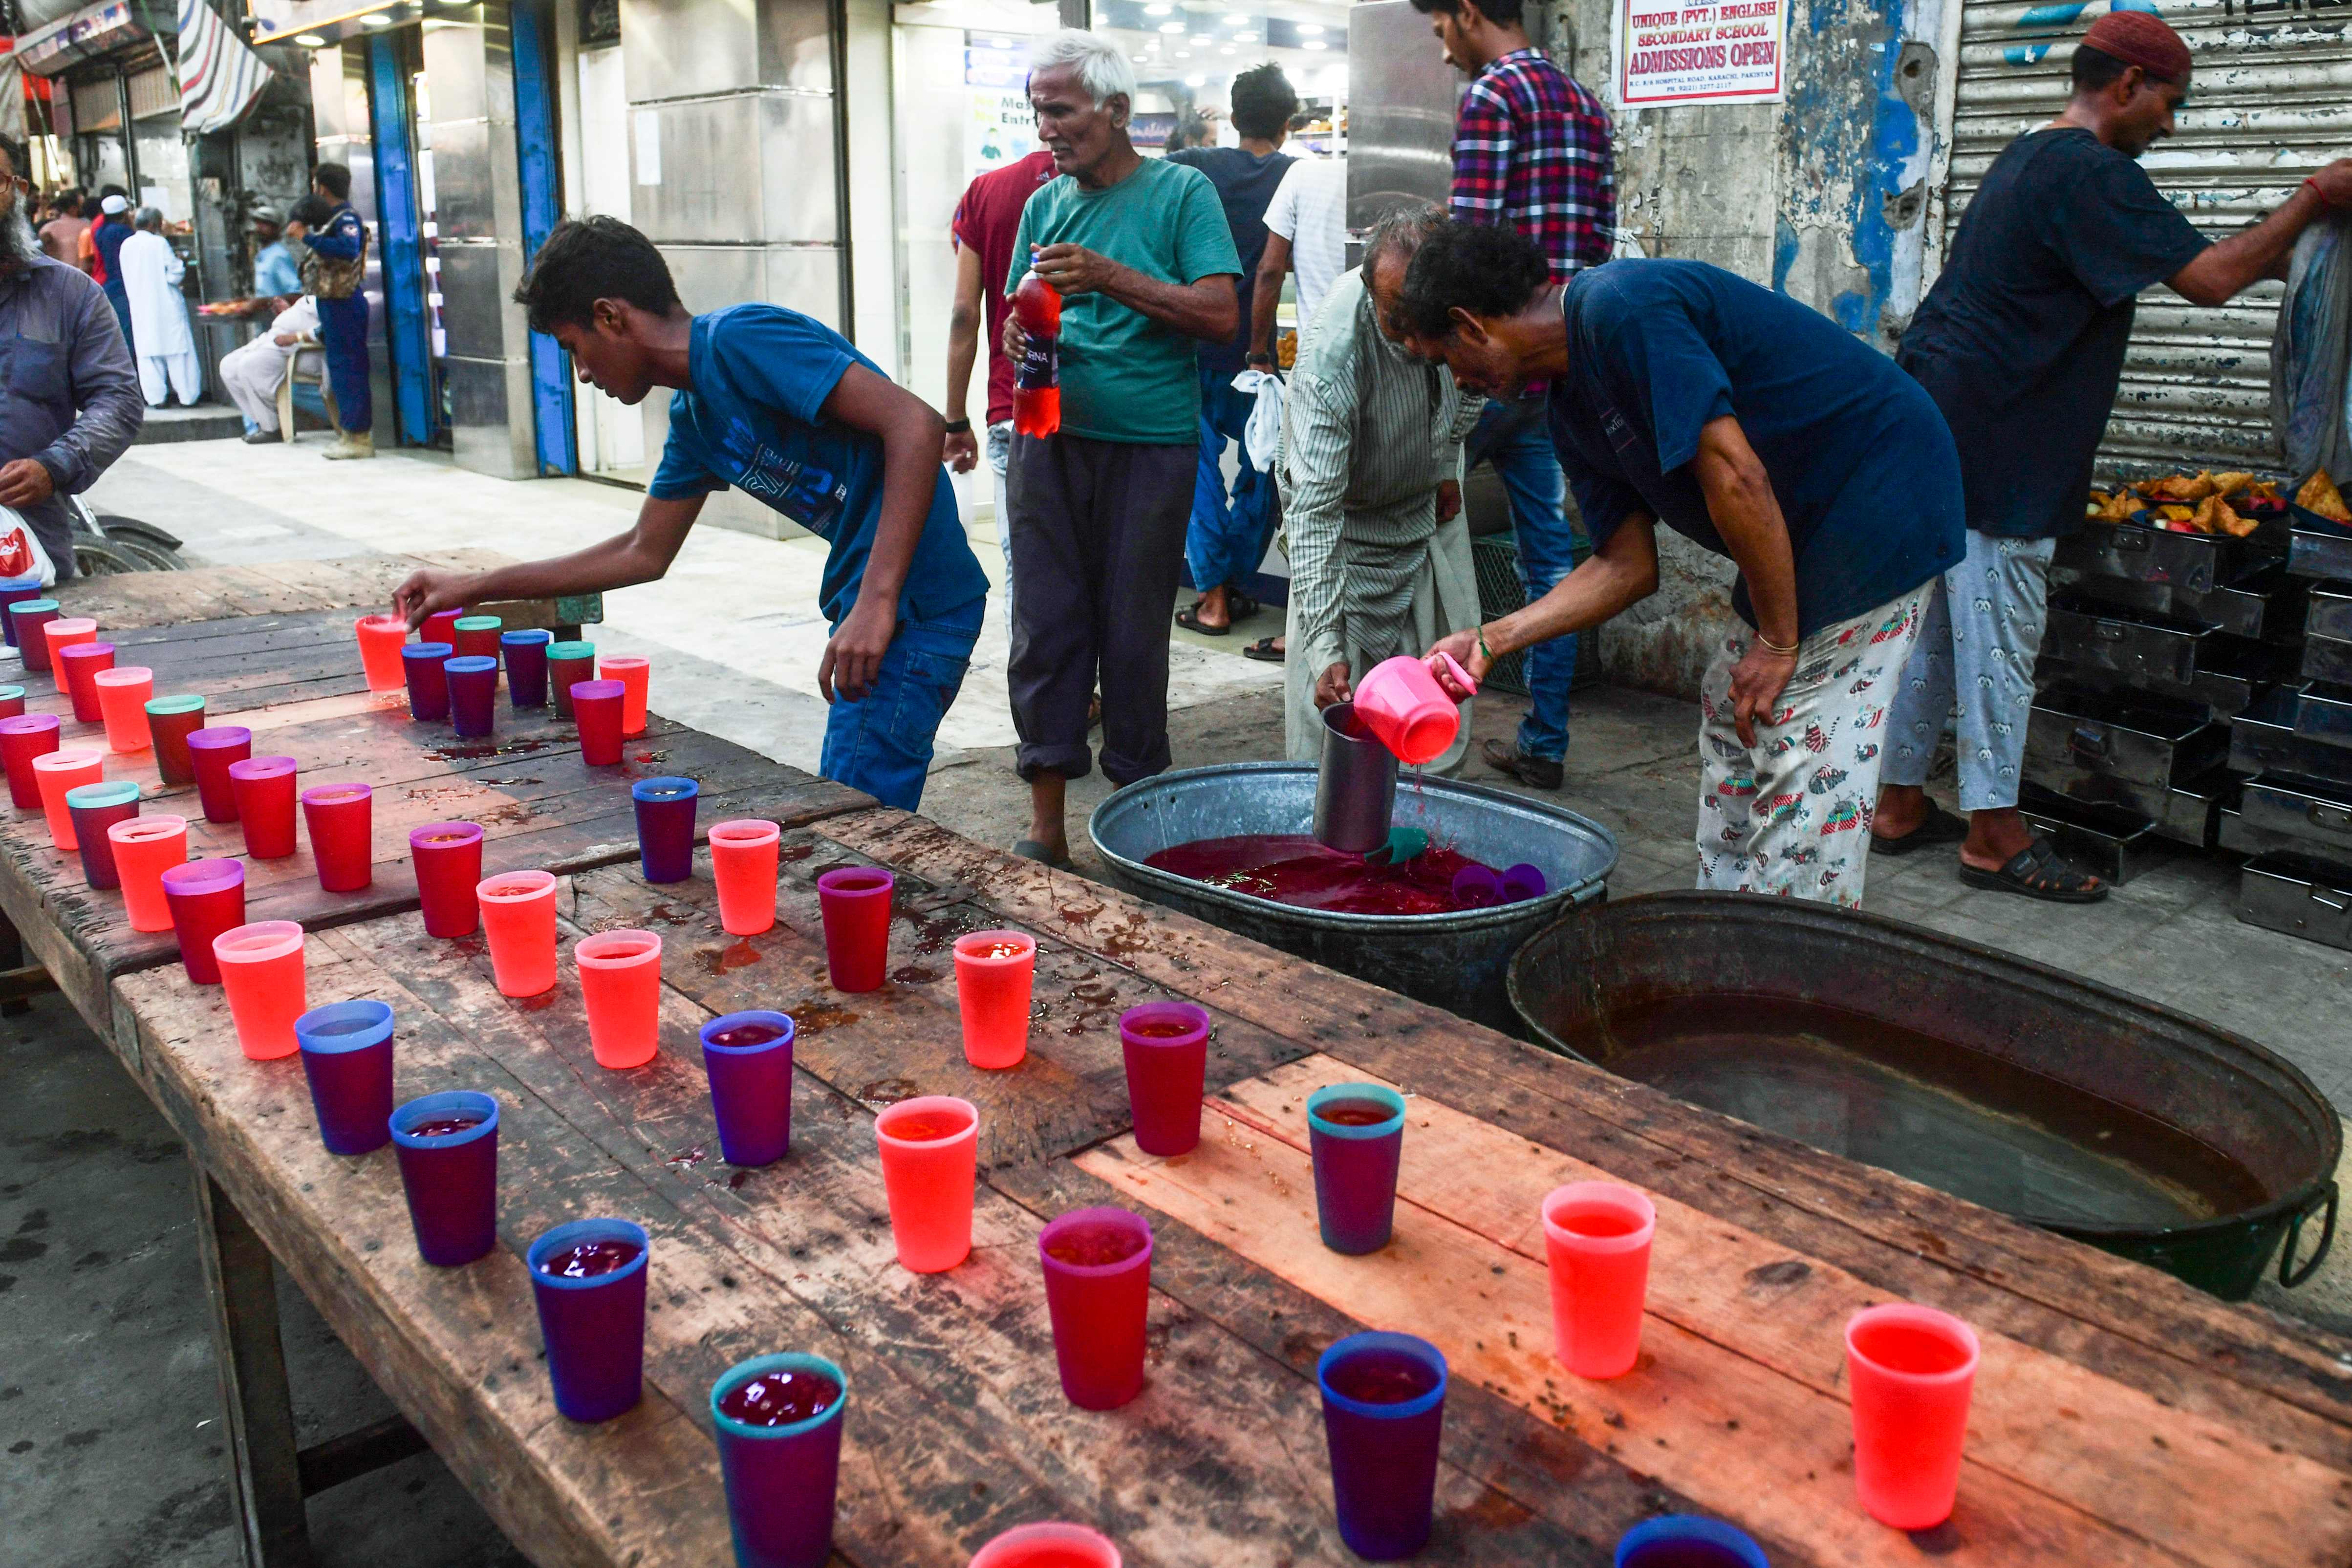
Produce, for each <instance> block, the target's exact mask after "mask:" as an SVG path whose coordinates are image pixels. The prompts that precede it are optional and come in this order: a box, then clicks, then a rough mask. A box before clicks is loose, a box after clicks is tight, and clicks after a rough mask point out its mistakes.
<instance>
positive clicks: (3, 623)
mask: <svg viewBox="0 0 2352 1568" xmlns="http://www.w3.org/2000/svg"><path fill="white" fill-rule="evenodd" d="M40 597H41V580H40V579H39V578H37V577H12V578H9V579H8V580H6V581H5V582H0V636H5V637H6V638H7V639H8V646H10V647H11V648H13V647H15V646H16V617H15V616H13V615H11V614H9V613H8V609H9V606H11V605H15V604H24V603H27V602H29V601H32V600H36V599H38V598H40Z"/></svg>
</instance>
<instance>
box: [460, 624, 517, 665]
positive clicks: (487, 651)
mask: <svg viewBox="0 0 2352 1568" xmlns="http://www.w3.org/2000/svg"><path fill="white" fill-rule="evenodd" d="M505 624H506V622H504V621H502V620H500V619H499V617H498V616H495V615H467V616H465V617H462V618H461V619H459V620H457V621H453V622H450V624H449V641H450V643H451V644H452V645H453V646H455V647H456V648H457V657H459V658H461V659H488V660H491V661H493V662H496V660H497V659H498V656H499V629H500V628H502V627H503V626H505Z"/></svg>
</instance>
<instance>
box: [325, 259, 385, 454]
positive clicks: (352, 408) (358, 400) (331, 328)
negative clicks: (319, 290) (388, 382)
mask: <svg viewBox="0 0 2352 1568" xmlns="http://www.w3.org/2000/svg"><path fill="white" fill-rule="evenodd" d="M367 329H368V305H367V296H366V295H364V294H354V295H352V297H351V298H348V299H321V300H320V301H319V341H320V344H321V345H322V346H323V347H324V348H325V350H326V351H327V354H326V358H327V384H328V385H329V386H330V387H331V388H333V389H334V393H335V414H336V417H337V419H338V420H339V421H340V423H341V425H342V427H343V428H344V429H345V430H348V431H350V432H351V433H352V434H354V435H356V434H360V433H361V432H362V431H366V430H373V428H374V427H375V405H374V402H373V396H374V394H373V392H372V391H371V390H370V389H369V386H368V345H367Z"/></svg>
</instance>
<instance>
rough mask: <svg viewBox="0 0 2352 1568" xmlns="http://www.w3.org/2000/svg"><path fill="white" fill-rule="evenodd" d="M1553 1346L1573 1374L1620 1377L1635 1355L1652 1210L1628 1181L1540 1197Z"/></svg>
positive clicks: (1579, 1184) (1653, 1226)
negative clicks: (1549, 1289)
mask: <svg viewBox="0 0 2352 1568" xmlns="http://www.w3.org/2000/svg"><path fill="white" fill-rule="evenodd" d="M1543 1228H1544V1252H1545V1255H1546V1256H1547V1257H1548V1258H1549V1260H1550V1262H1551V1335H1552V1350H1553V1353H1554V1354H1557V1355H1558V1356H1559V1364H1561V1365H1562V1366H1565V1367H1567V1368H1568V1369H1569V1371H1570V1372H1572V1373H1574V1374H1576V1375H1577V1376H1579V1377H1589V1378H1594V1379H1600V1378H1606V1377H1622V1376H1624V1375H1625V1374H1627V1373H1629V1372H1631V1371H1633V1363H1634V1362H1635V1361H1636V1360H1637V1359H1639V1358H1640V1356H1641V1354H1642V1304H1643V1301H1646V1300H1647V1299H1648V1296H1649V1290H1650V1241H1651V1239H1652V1238H1653V1237H1654V1235H1656V1233H1657V1228H1658V1211H1657V1209H1656V1208H1655V1207H1654V1206H1653V1205H1652V1204H1651V1202H1650V1200H1649V1199H1648V1198H1647V1197H1643V1195H1642V1194H1641V1193H1638V1192H1636V1191H1634V1190H1633V1188H1632V1187H1630V1186H1618V1185H1617V1184H1616V1183H1615V1182H1606V1181H1575V1182H1570V1183H1569V1184H1568V1185H1567V1186H1559V1187H1554V1188H1553V1189H1552V1190H1551V1191H1550V1193H1549V1194H1548V1195H1546V1197H1545V1198H1544V1201H1543Z"/></svg>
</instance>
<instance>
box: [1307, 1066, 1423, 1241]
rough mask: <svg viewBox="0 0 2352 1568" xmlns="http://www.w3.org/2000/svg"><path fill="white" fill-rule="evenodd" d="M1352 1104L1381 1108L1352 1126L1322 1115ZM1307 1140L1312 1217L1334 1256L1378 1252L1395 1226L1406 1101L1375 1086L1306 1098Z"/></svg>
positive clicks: (1343, 1087) (1338, 1087) (1341, 1086)
mask: <svg viewBox="0 0 2352 1568" xmlns="http://www.w3.org/2000/svg"><path fill="white" fill-rule="evenodd" d="M1350 1102H1353V1103H1359V1104H1366V1103H1369V1104H1371V1105H1376V1106H1380V1107H1381V1108H1383V1109H1385V1110H1386V1111H1387V1112H1388V1113H1389V1114H1388V1116H1387V1117H1386V1118H1385V1119H1384V1120H1382V1121H1380V1122H1376V1123H1370V1124H1361V1125H1359V1124H1349V1123H1342V1122H1333V1121H1328V1120H1327V1119H1326V1118H1325V1117H1324V1115H1323V1113H1324V1112H1325V1111H1326V1110H1328V1109H1331V1108H1333V1107H1336V1106H1340V1105H1344V1104H1347V1103H1350ZM1307 1145H1308V1146H1309V1147H1310V1148H1311V1149H1312V1150H1313V1152H1314V1156H1315V1215H1316V1218H1317V1219H1318V1221H1320V1222H1321V1224H1322V1227H1323V1245H1324V1246H1326V1247H1328V1248H1329V1249H1331V1250H1332V1251H1334V1252H1348V1253H1357V1252H1377V1251H1379V1250H1380V1249H1381V1248H1383V1247H1385V1246H1387V1245H1388V1244H1389V1236H1390V1233H1391V1231H1392V1230H1393V1229H1394V1228H1395V1226H1396V1185H1397V1162H1398V1160H1399V1159H1400V1157H1402V1155H1403V1153H1404V1097H1403V1096H1402V1095H1401V1094H1399V1093H1398V1092H1396V1091H1395V1090H1393V1089H1391V1088H1388V1087H1386V1086H1385V1085H1383V1084H1379V1083H1334V1084H1332V1085H1330V1086H1329V1087H1328V1088H1325V1089H1318V1090H1317V1091H1316V1092H1314V1093H1312V1094H1309V1095H1308V1096H1307Z"/></svg>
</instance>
